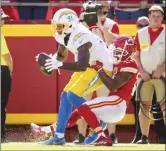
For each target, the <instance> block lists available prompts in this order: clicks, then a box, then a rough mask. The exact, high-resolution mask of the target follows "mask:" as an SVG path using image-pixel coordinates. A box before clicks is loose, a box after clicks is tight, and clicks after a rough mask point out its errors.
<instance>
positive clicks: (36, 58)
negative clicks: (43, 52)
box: [35, 54, 54, 61]
mask: <svg viewBox="0 0 166 151" xmlns="http://www.w3.org/2000/svg"><path fill="white" fill-rule="evenodd" d="M39 55H40V54H37V56H36V57H35V60H36V61H38V58H39ZM49 56H50V57H51V58H52V57H54V56H53V55H52V54H49Z"/></svg>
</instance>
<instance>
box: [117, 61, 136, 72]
mask: <svg viewBox="0 0 166 151" xmlns="http://www.w3.org/2000/svg"><path fill="white" fill-rule="evenodd" d="M120 72H130V73H134V74H136V73H137V72H138V67H137V65H136V63H135V62H130V63H126V64H124V65H123V66H122V67H121V69H120Z"/></svg>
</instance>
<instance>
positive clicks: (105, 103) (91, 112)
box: [78, 96, 126, 144]
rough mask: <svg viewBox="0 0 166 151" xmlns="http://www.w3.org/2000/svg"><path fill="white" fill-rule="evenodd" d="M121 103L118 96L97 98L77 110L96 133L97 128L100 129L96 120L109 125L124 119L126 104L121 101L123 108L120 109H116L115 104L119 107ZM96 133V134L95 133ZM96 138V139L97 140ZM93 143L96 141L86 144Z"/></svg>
mask: <svg viewBox="0 0 166 151" xmlns="http://www.w3.org/2000/svg"><path fill="white" fill-rule="evenodd" d="M122 101H123V100H122V99H121V98H119V97H118V96H115V97H99V98H96V99H94V100H92V101H88V102H86V103H84V104H83V105H81V106H80V107H79V108H78V112H79V113H80V115H81V116H82V117H83V118H84V119H85V120H86V121H87V123H88V124H89V125H90V126H91V127H92V128H93V129H94V130H95V131H96V130H98V129H99V128H101V127H100V124H99V122H98V119H100V120H102V121H104V122H109V123H110V122H117V121H119V120H120V119H122V118H123V117H124V115H125V111H126V103H125V102H124V101H123V108H121V106H118V107H117V104H118V105H119V104H120V103H121V102H122ZM119 109H120V111H119ZM117 110H118V112H117ZM110 113H111V114H110ZM100 130H101V129H100ZM102 132H103V131H102ZM96 133H97V134H98V132H97V131H96ZM98 137H99V136H98ZM98 137H97V138H96V139H98ZM95 141H96V140H93V141H91V142H88V144H91V143H93V142H95ZM85 143H86V141H85Z"/></svg>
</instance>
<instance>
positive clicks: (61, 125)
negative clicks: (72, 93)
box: [56, 91, 73, 133]
mask: <svg viewBox="0 0 166 151" xmlns="http://www.w3.org/2000/svg"><path fill="white" fill-rule="evenodd" d="M72 108H73V105H72V104H71V102H70V101H69V100H68V98H67V92H64V91H63V92H62V94H61V98H60V106H59V113H58V121H57V128H56V132H58V133H65V129H66V125H67V122H68V120H69V118H70V116H71V113H72Z"/></svg>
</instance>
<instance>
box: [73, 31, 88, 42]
mask: <svg viewBox="0 0 166 151" xmlns="http://www.w3.org/2000/svg"><path fill="white" fill-rule="evenodd" d="M83 35H85V33H82V32H81V33H78V34H77V35H75V36H74V41H77V40H78V39H79V38H80V37H81V36H83Z"/></svg>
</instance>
